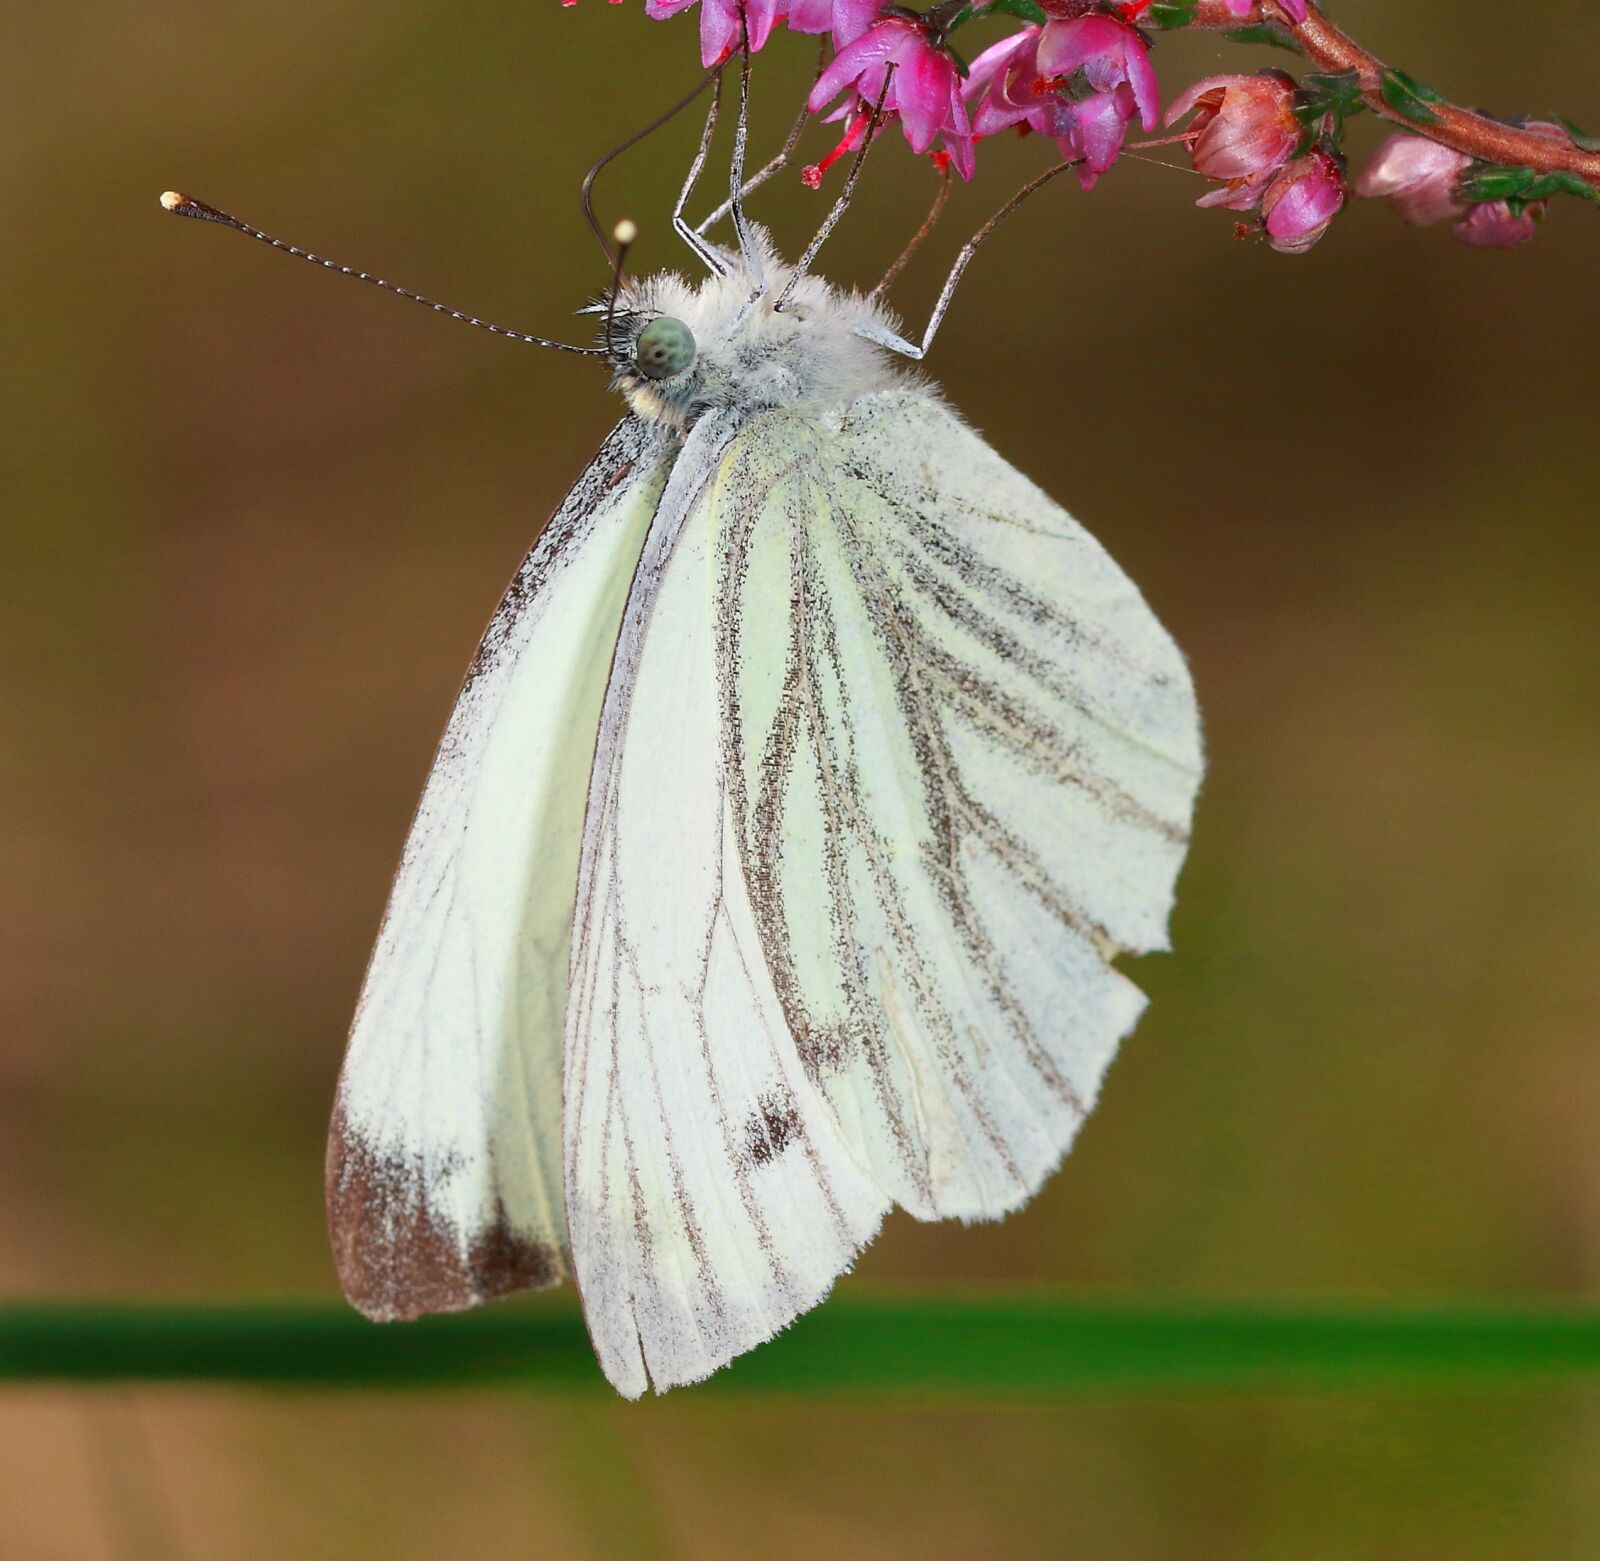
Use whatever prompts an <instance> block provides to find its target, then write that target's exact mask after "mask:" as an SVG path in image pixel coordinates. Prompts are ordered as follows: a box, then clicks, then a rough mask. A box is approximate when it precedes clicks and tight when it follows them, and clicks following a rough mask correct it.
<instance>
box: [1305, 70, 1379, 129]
mask: <svg viewBox="0 0 1600 1561" xmlns="http://www.w3.org/2000/svg"><path fill="white" fill-rule="evenodd" d="M1366 106H1367V105H1366V102H1365V100H1364V99H1363V98H1362V96H1361V73H1360V71H1357V70H1344V71H1340V72H1338V74H1337V75H1325V74H1321V73H1314V74H1312V75H1309V76H1302V77H1301V78H1300V87H1299V90H1298V91H1297V92H1296V93H1295V96H1294V113H1295V117H1296V118H1297V119H1298V120H1299V121H1300V123H1301V124H1302V125H1314V124H1316V123H1317V121H1318V120H1319V119H1322V118H1324V117H1325V116H1326V115H1328V114H1332V115H1333V116H1334V117H1335V118H1336V119H1337V120H1338V121H1339V124H1340V126H1341V128H1342V127H1343V124H1344V121H1345V120H1346V119H1348V118H1349V117H1350V115H1352V114H1359V113H1361V111H1362V110H1363V109H1365V108H1366Z"/></svg>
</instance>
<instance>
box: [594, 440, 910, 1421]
mask: <svg viewBox="0 0 1600 1561" xmlns="http://www.w3.org/2000/svg"><path fill="white" fill-rule="evenodd" d="M726 443H727V433H726V431H725V429H724V428H723V427H722V426H721V424H720V420H719V419H717V418H715V417H714V416H708V417H706V418H704V419H702V421H701V422H700V423H699V424H698V425H697V427H696V428H695V430H694V432H693V433H692V434H691V435H690V437H689V439H688V441H687V443H686V445H685V448H684V451H683V454H682V456H681V457H680V459H679V461H678V463H677V466H676V467H675V468H674V471H673V476H672V481H671V483H670V485H669V487H668V489H667V492H666V495H665V496H664V498H663V499H662V502H661V508H660V513H659V515H658V519H657V523H656V527H655V529H654V530H653V531H652V533H651V538H650V544H649V547H648V549H647V551H646V555H645V558H644V561H643V563H642V564H641V566H640V571H639V577H638V579H637V581H636V582H635V586H634V594H633V597H632V599H631V600H630V602H629V606H628V612H627V615H626V618H625V620H624V623H623V629H622V638H621V641H620V643H619V645H618V650H617V662H616V671H615V675H614V677H613V681H612V686H611V689H610V691H609V693H608V696H607V701H606V712H605V717H604V720H603V722H602V725H601V735H600V748H599V752H598V754H597V756H596V760H595V773H594V788H593V792H592V795H591V799H590V804H589V820H588V826H587V831H586V835H585V840H584V858H583V875H582V879H581V882H580V889H579V896H578V920H577V925H576V927H575V929H574V943H573V970H572V1000H571V1006H570V1009H569V1012H568V1021H567V1069H566V1090H567V1101H566V1155H567V1217H568V1220H569V1222H570V1226H571V1232H572V1254H573V1265H574V1269H575V1271H576V1275H577V1280H578V1285H579V1288H580V1289H581V1290H582V1292H583V1303H584V1314H585V1318H586V1320H587V1322H588V1325H589V1332H590V1335H591V1337H592V1338H593V1340H594V1344H595V1350H596V1353H597V1354H598V1355H599V1357H600V1363H601V1365H602V1367H603V1368H604V1370H605V1373H606V1375H607V1376H608V1377H609V1378H610V1379H611V1381H612V1383H613V1384H614V1385H615V1386H616V1387H617V1389H618V1390H619V1391H620V1392H622V1393H624V1394H626V1395H627V1396H628V1397H630V1398H633V1397H637V1396H638V1395H639V1394H640V1393H642V1392H643V1391H644V1390H645V1388H646V1386H647V1385H648V1384H649V1382H650V1381H653V1382H654V1384H655V1386H656V1387H657V1388H658V1389H662V1388H668V1387H672V1386H674V1385H675V1384H678V1383H682V1382H692V1381H696V1380H698V1379H699V1378H701V1377H704V1376H706V1375H708V1374H709V1373H710V1372H712V1371H714V1370H715V1369H716V1368H717V1367H718V1366H720V1365H723V1364H724V1363H725V1362H727V1361H729V1360H731V1359H732V1358H733V1357H734V1356H735V1355H737V1354H739V1353H741V1352H742V1351H744V1350H748V1349H750V1348H752V1347H753V1346H754V1345H757V1344H759V1343H761V1341H762V1340H764V1339H767V1338H769V1337H771V1335H772V1334H773V1333H775V1332H776V1331H777V1330H778V1329H780V1328H781V1327H783V1326H784V1324H785V1323H787V1322H788V1321H790V1319H792V1318H793V1317H794V1316H796V1315H797V1314H798V1313H799V1312H801V1311H804V1310H805V1309H806V1308H808V1307H810V1306H813V1305H815V1304H816V1302H817V1301H819V1300H820V1299H821V1298H822V1296H823V1295H824V1294H825V1293H826V1292H827V1290H828V1288H829V1286H830V1285H831V1284H832V1282H833V1280H834V1277H835V1276H836V1275H837V1274H838V1273H839V1272H840V1270H841V1269H843V1268H844V1267H846V1266H847V1265H848V1263H849V1261H850V1259H851V1258H852V1257H853V1256H854V1254H855V1253H856V1251H857V1250H858V1249H859V1247H860V1246H861V1244H862V1243H863V1242H864V1241H866V1240H867V1239H868V1237H869V1236H870V1235H871V1234H872V1233H873V1231H875V1230H876V1228H877V1226H878V1222H879V1221H880V1220H881V1218H882V1216H883V1214H884V1212H885V1210H886V1208H887V1200H886V1199H885V1198H884V1196H883V1194H882V1193H881V1191H880V1190H879V1189H878V1188H877V1186H875V1185H874V1184H873V1183H872V1182H871V1181H870V1180H869V1179H868V1178H867V1177H865V1176H864V1175H863V1173H862V1171H861V1169H860V1168H859V1167H858V1166H857V1164H856V1163H855V1161H854V1160H853V1159H852V1157H851V1156H850V1154H849V1152H848V1150H847V1149H846V1147H845V1145H844V1142H843V1140H842V1138H841V1136H840V1134H839V1132H838V1129H837V1128H836V1126H835V1125H834V1123H833V1120H832V1118H831V1115H830V1114H829V1111H828V1109H827V1106H826V1103H825V1101H824V1100H823V1098H822V1096H821V1095H820V1094H819V1092H818V1091H817V1089H816V1086H815V1085H814V1084H813V1082H812V1081H811V1080H810V1079H809V1078H808V1077H807V1075H806V1073H805V1070H804V1069H803V1068H802V1067H801V1065H800V1056H799V1052H798V1050H797V1048H796V1046H795V1042H794V1038H793V1037H792V1036H791V1034H790V1033H789V1029H788V1025H787V1023H786V1022H785V1018H784V1014H783V1010H782V1008H781V1006H780V1005H779V1003H778V1000H777V995H776V992H775V991H774V989H773V985H772V981H771V978H770V976H769V975H768V971H767V964H766V958H765V952H764V950H763V948H762V944H761V937H760V932H759V929H758V926H757V923H756V919H755V915H754V912H753V910H752V906H751V900H750V895H749V892H748V889H747V887H746V884H745V880H744V873H743V868H742V864H741V861H740V857H739V848H738V834H737V829H738V824H737V819H736V816H735V814H734V812H733V806H732V803H733V799H732V795H731V792H730V790H729V786H728V780H729V777H730V768H729V766H728V764H727V762H726V754H725V752H724V748H723V744H722V726H721V710H720V688H721V682H720V679H719V676H718V668H717V641H718V626H717V622H716V617H715V612H716V603H717V600H718V595H719V585H718V579H717V569H718V564H717V558H716V554H715V545H716V533H715V525H716V516H717V514H718V510H719V505H720V503H721V502H722V500H723V498H724V497H725V494H724V487H723V484H722V482H721V480H720V479H718V478H716V477H714V476H713V473H714V472H715V471H716V470H717V468H718V465H719V463H720V462H721V460H722V451H723V448H724V447H725V445H726ZM647 1370H648V1378H647V1376H646V1372H647Z"/></svg>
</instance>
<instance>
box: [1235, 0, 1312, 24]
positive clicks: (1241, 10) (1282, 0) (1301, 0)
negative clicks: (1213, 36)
mask: <svg viewBox="0 0 1600 1561" xmlns="http://www.w3.org/2000/svg"><path fill="white" fill-rule="evenodd" d="M1224 3H1225V4H1226V5H1227V7H1228V15H1229V16H1237V17H1240V18H1243V17H1246V16H1248V15H1249V14H1250V13H1251V11H1253V10H1254V9H1255V0H1224ZM1278 6H1279V8H1280V9H1281V10H1282V12H1283V14H1284V15H1285V16H1287V17H1288V18H1289V20H1290V21H1291V22H1303V21H1304V20H1305V19H1306V0H1278Z"/></svg>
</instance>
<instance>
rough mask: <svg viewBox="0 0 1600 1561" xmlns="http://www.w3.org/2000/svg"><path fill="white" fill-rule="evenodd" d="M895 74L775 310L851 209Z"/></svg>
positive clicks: (890, 70)
mask: <svg viewBox="0 0 1600 1561" xmlns="http://www.w3.org/2000/svg"><path fill="white" fill-rule="evenodd" d="M894 73H895V67H894V66H893V65H890V67H889V68H888V70H887V71H885V72H884V76H883V91H882V92H880V93H879V94H878V101H877V103H876V104H875V105H874V107H873V109H872V112H871V113H870V114H869V115H868V116H867V118H866V120H865V121H864V123H863V126H862V133H861V145H860V146H859V147H857V148H856V155H855V158H854V159H853V160H852V162H851V164H850V173H849V175H848V177H847V178H846V179H845V181H844V188H843V189H842V190H840V192H839V198H838V199H837V200H836V201H835V202H834V203H833V207H832V209H831V210H830V211H829V212H828V215H827V216H826V217H824V218H823V219H822V226H821V227H820V228H818V229H817V232H816V236H815V237H814V238H813V239H812V240H811V242H810V243H809V244H807V245H806V247H805V252H804V253H803V254H802V255H801V256H800V258H799V260H797V261H796V262H795V267H794V271H793V272H792V273H791V275H790V277H789V280H788V282H787V283H786V284H785V286H784V289H783V291H782V292H781V293H780V294H779V295H778V301H777V302H776V303H775V304H774V305H773V306H772V307H773V308H774V309H775V310H777V309H782V308H783V306H784V305H785V304H786V303H788V301H789V297H790V295H791V294H792V293H793V292H794V290H795V288H797V287H798V286H799V285H800V280H801V278H802V277H804V276H805V274H806V273H807V272H808V271H809V270H810V269H811V262H812V261H813V260H815V259H816V258H817V252H818V250H820V249H821V248H822V246H823V245H824V244H825V243H826V242H827V239H828V235H829V234H830V233H832V232H833V230H834V229H835V228H836V227H838V225H839V219H840V218H841V217H842V216H844V214H845V212H846V211H848V210H849V209H850V198H851V197H852V196H853V195H854V194H855V192H856V180H857V179H859V178H860V177H861V165H862V164H863V163H865V162H866V160H867V151H868V149H869V148H870V147H871V145H872V140H873V137H874V135H876V133H877V130H878V127H879V126H880V125H881V124H882V122H883V105H884V100H885V99H886V98H887V97H888V96H889V83H890V82H892V81H893V80H894Z"/></svg>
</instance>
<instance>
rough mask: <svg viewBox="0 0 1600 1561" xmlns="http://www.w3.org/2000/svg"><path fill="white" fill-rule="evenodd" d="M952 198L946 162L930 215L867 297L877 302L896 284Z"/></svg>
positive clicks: (941, 171)
mask: <svg viewBox="0 0 1600 1561" xmlns="http://www.w3.org/2000/svg"><path fill="white" fill-rule="evenodd" d="M949 199H950V164H949V163H946V164H945V165H944V167H943V168H941V169H940V170H939V188H938V190H937V191H935V192H934V197H933V205H931V206H930V207H929V208H928V215H927V216H926V217H924V218H923V219H922V226H921V227H920V228H918V229H917V231H916V232H915V233H913V234H912V235H911V242H910V243H909V244H907V245H906V247H905V248H904V249H902V250H901V251H900V256H899V258H898V259H897V260H896V261H895V263H894V264H893V265H892V266H890V267H889V269H888V270H887V271H885V272H884V273H883V280H882V281H881V282H879V283H878V285H877V286H876V287H875V288H873V289H872V291H871V292H870V293H868V294H867V297H868V298H870V299H872V300H873V302H876V301H877V300H878V299H880V298H882V297H883V295H884V294H885V293H887V292H888V291H889V289H890V288H891V287H893V286H894V284H895V281H896V280H897V278H898V277H899V275H900V273H901V272H902V271H904V270H905V268H906V267H907V266H908V265H910V264H911V257H912V256H913V255H915V254H916V252H917V251H918V250H919V249H921V248H922V244H923V240H924V239H926V238H927V236H928V235H929V234H930V233H932V232H933V225H934V223H936V222H937V221H938V220H939V214H940V212H942V211H943V210H944V203H945V202H946V201H947V200H949Z"/></svg>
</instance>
